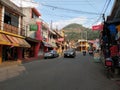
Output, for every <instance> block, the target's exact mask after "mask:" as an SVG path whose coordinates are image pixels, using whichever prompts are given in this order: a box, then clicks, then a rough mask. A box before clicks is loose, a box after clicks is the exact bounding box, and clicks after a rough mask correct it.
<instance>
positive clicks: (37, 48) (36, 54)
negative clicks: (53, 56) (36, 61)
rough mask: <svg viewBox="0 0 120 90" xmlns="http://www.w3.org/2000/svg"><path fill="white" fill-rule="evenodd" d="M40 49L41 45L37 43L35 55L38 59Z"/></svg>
mask: <svg viewBox="0 0 120 90" xmlns="http://www.w3.org/2000/svg"><path fill="white" fill-rule="evenodd" d="M39 49H40V43H37V44H36V46H35V54H34V55H35V57H36V58H37V57H38V53H39Z"/></svg>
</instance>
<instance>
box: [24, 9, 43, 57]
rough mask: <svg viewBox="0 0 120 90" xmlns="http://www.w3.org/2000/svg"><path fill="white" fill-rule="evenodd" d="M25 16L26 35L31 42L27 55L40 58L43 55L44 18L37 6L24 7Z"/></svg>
mask: <svg viewBox="0 0 120 90" xmlns="http://www.w3.org/2000/svg"><path fill="white" fill-rule="evenodd" d="M22 10H23V13H24V14H25V17H24V18H23V19H24V21H23V23H24V25H25V26H26V27H25V28H26V31H25V36H26V40H27V41H28V42H29V43H30V45H31V48H30V49H26V53H25V55H24V56H25V57H27V58H38V57H40V56H42V54H43V53H41V50H42V48H41V46H42V39H43V38H42V20H41V19H40V16H41V14H40V13H39V11H38V10H37V9H36V8H33V7H25V8H22ZM42 51H43V50H42Z"/></svg>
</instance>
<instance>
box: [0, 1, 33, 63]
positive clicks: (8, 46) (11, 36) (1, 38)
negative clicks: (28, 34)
mask: <svg viewBox="0 0 120 90" xmlns="http://www.w3.org/2000/svg"><path fill="white" fill-rule="evenodd" d="M24 16H25V15H24V14H23V13H22V10H21V8H19V7H17V6H16V5H15V4H14V3H12V2H11V1H9V0H0V63H2V62H4V61H16V60H18V59H20V60H21V59H23V53H24V51H23V50H24V48H30V47H31V46H30V44H29V43H28V42H27V41H26V40H25V37H24V35H25V30H24V29H23V28H22V27H23V23H22V21H23V17H24Z"/></svg>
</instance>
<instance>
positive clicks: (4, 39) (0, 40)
mask: <svg viewBox="0 0 120 90" xmlns="http://www.w3.org/2000/svg"><path fill="white" fill-rule="evenodd" d="M0 44H1V45H12V44H11V42H10V41H9V40H8V38H7V37H6V35H4V34H1V33H0Z"/></svg>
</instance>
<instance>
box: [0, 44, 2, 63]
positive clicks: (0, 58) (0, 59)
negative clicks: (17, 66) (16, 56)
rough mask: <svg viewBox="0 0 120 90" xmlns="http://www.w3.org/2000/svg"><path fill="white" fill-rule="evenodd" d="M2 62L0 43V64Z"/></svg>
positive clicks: (0, 46)
mask: <svg viewBox="0 0 120 90" xmlns="http://www.w3.org/2000/svg"><path fill="white" fill-rule="evenodd" d="M1 63H2V45H0V64H1Z"/></svg>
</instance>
